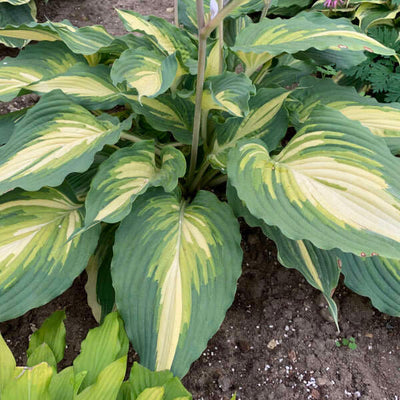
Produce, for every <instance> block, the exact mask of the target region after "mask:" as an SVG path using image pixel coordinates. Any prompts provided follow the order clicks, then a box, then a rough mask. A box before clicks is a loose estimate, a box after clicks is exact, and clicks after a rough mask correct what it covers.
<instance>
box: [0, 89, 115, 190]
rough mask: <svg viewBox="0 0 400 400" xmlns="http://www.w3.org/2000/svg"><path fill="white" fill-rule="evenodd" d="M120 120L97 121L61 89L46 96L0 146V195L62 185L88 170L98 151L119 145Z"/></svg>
mask: <svg viewBox="0 0 400 400" xmlns="http://www.w3.org/2000/svg"><path fill="white" fill-rule="evenodd" d="M115 120H116V121H115V124H114V123H111V122H110V121H108V120H100V119H96V118H95V117H94V116H93V115H92V114H91V113H90V112H89V111H87V110H86V109H85V108H83V107H81V106H79V105H77V104H75V103H74V102H72V101H71V100H69V99H68V97H66V96H65V95H64V94H62V93H61V92H59V91H56V92H51V93H49V94H47V95H44V96H43V97H42V98H41V100H40V101H39V103H37V104H36V105H35V106H34V107H33V108H31V109H30V110H29V111H28V112H27V113H26V116H25V117H24V119H23V120H22V121H20V122H19V123H18V124H17V126H16V128H15V132H14V134H13V135H12V137H11V138H10V140H9V141H8V142H7V144H6V145H5V146H3V147H0V160H1V161H0V193H4V192H7V191H8V190H11V189H14V188H16V187H22V188H23V189H26V190H37V189H39V188H41V187H42V186H44V185H48V186H57V185H59V184H61V183H62V181H63V180H64V178H65V177H66V176H67V175H68V174H69V173H71V172H83V171H86V170H87V169H88V168H89V166H90V165H91V164H92V162H93V159H94V155H95V153H96V152H97V151H99V150H101V148H102V147H103V146H104V145H105V144H111V143H115V142H116V141H118V139H119V136H120V131H121V127H120V125H119V121H118V118H115Z"/></svg>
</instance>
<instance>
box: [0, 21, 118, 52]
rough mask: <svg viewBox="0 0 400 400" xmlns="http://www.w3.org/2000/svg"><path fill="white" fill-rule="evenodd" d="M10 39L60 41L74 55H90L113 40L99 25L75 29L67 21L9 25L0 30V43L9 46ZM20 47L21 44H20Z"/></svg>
mask: <svg viewBox="0 0 400 400" xmlns="http://www.w3.org/2000/svg"><path fill="white" fill-rule="evenodd" d="M10 39H23V40H21V41H20V43H22V44H24V43H26V41H28V40H36V41H43V40H45V41H51V42H54V41H57V40H62V41H63V42H64V43H65V44H66V45H67V46H68V47H69V48H70V49H71V50H72V51H73V52H74V53H77V54H84V55H91V54H94V53H96V52H97V51H98V50H99V49H101V48H102V47H106V46H108V45H109V44H111V42H112V41H113V40H114V38H113V36H111V35H110V34H109V33H107V31H106V30H105V29H104V28H103V27H102V26H100V25H93V26H85V27H83V28H76V27H74V26H73V25H71V23H70V22H69V21H67V20H64V21H63V22H43V23H36V22H30V23H26V22H24V23H22V24H21V23H20V24H18V26H15V25H12V24H9V25H7V26H4V27H3V28H1V29H0V43H3V44H5V45H6V46H9V45H10V43H11V44H12V41H11V40H10ZM20 45H21V44H20Z"/></svg>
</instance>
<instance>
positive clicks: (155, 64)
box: [111, 48, 178, 101]
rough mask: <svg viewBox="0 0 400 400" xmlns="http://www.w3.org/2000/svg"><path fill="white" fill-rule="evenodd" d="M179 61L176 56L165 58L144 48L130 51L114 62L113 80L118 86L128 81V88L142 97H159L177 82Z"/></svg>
mask: <svg viewBox="0 0 400 400" xmlns="http://www.w3.org/2000/svg"><path fill="white" fill-rule="evenodd" d="M177 71H178V61H177V59H176V56H175V55H174V54H171V55H170V56H165V55H163V54H161V53H156V52H155V51H151V50H147V49H144V48H139V49H128V50H126V51H124V52H123V53H122V54H121V57H120V58H119V59H117V60H116V61H115V62H114V65H113V67H112V70H111V78H112V80H113V82H114V84H115V85H116V84H117V83H121V82H124V81H126V84H127V86H128V88H133V89H136V90H137V92H138V94H139V101H140V99H141V97H142V96H147V97H157V96H158V95H160V94H162V93H164V92H165V91H166V90H168V89H169V88H170V87H171V85H172V84H173V82H174V80H175V76H176V74H177Z"/></svg>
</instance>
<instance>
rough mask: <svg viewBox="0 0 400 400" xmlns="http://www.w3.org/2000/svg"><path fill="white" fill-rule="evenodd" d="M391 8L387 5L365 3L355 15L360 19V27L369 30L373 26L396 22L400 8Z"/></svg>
mask: <svg viewBox="0 0 400 400" xmlns="http://www.w3.org/2000/svg"><path fill="white" fill-rule="evenodd" d="M391 8H392V7H391ZM391 8H388V7H387V5H380V4H371V3H363V4H360V6H359V7H358V8H357V10H356V11H355V13H354V17H355V18H357V19H358V21H359V25H360V28H361V29H362V30H363V31H364V32H367V31H368V29H369V28H372V27H373V26H376V25H384V24H390V23H394V20H395V18H396V16H397V14H398V12H399V11H400V10H399V7H396V8H394V9H391Z"/></svg>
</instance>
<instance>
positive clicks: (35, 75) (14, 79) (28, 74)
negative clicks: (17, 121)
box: [0, 42, 84, 101]
mask: <svg viewBox="0 0 400 400" xmlns="http://www.w3.org/2000/svg"><path fill="white" fill-rule="evenodd" d="M79 61H81V62H84V59H83V57H81V56H77V55H75V54H73V53H72V52H71V51H70V50H69V49H68V48H67V47H66V46H65V45H64V44H62V43H48V42H43V43H38V44H36V45H32V46H28V47H27V48H26V49H24V50H22V51H21V52H20V54H19V55H18V56H17V57H15V58H12V57H6V58H5V59H3V60H2V61H1V62H0V101H10V100H12V99H13V98H14V97H16V96H18V94H19V93H20V91H21V89H23V88H25V87H27V86H28V85H30V84H31V83H34V82H37V81H40V80H41V79H49V78H51V77H54V76H56V75H58V74H62V73H63V72H65V71H67V70H68V69H69V68H71V67H72V66H73V65H74V64H76V63H77V62H79Z"/></svg>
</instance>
